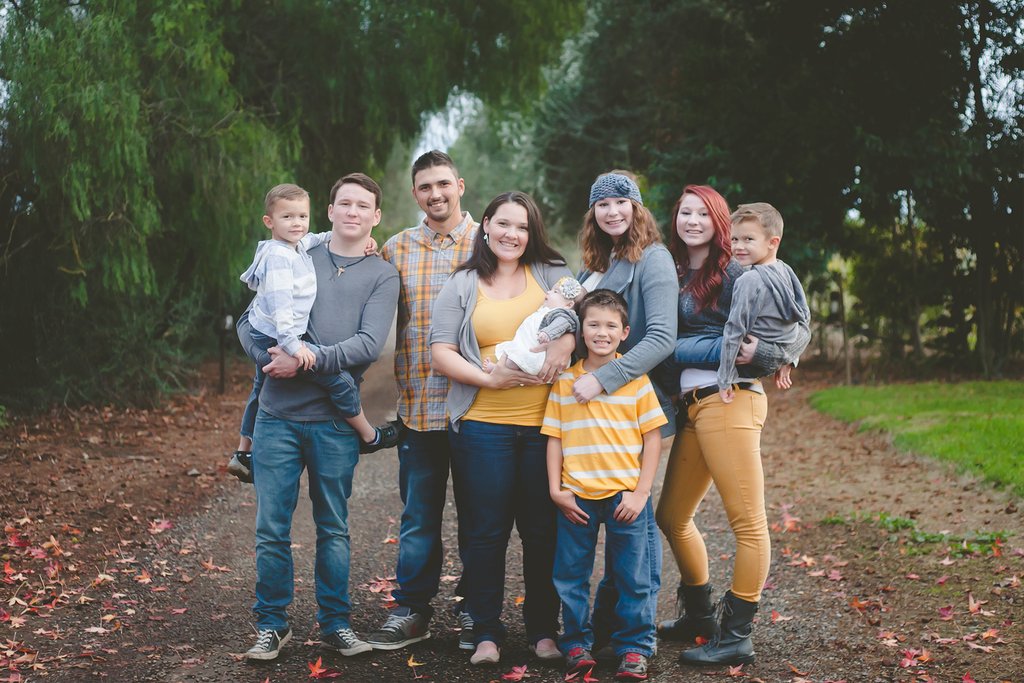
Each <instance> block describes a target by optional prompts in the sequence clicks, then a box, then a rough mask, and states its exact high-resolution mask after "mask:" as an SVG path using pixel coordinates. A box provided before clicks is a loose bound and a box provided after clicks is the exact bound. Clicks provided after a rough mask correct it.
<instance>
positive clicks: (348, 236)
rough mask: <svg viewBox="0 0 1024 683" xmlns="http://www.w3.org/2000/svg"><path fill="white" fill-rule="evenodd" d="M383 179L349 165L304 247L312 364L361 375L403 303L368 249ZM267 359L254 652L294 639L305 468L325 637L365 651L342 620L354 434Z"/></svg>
mask: <svg viewBox="0 0 1024 683" xmlns="http://www.w3.org/2000/svg"><path fill="white" fill-rule="evenodd" d="M380 198H381V191H380V187H379V186H378V185H377V183H375V182H374V181H373V180H372V179H371V178H369V177H368V176H366V175H363V174H362V173H352V174H349V175H347V176H345V177H344V178H342V179H341V180H339V181H338V182H337V183H335V185H334V188H333V189H332V190H331V203H330V205H329V206H328V209H327V215H328V217H329V218H330V220H331V224H332V228H331V233H332V234H331V238H330V240H329V241H328V242H327V243H325V244H322V245H320V246H317V247H315V248H313V249H311V250H310V251H309V252H308V253H309V256H310V257H311V258H312V261H313V267H314V270H315V272H316V280H317V295H316V300H315V301H314V303H313V307H312V309H311V310H310V313H309V327H308V329H307V334H308V336H309V337H310V339H311V340H312V342H313V343H312V344H310V348H311V350H313V352H314V354H315V355H316V366H315V370H316V371H317V372H325V373H331V374H334V373H337V372H338V371H340V370H342V369H345V370H347V371H348V372H349V373H350V374H351V375H352V376H353V377H354V378H355V379H356V381H357V382H358V381H360V380H361V378H362V375H363V373H364V372H365V371H366V368H367V367H368V366H369V365H370V363H372V362H373V361H375V360H377V357H378V356H379V355H380V352H381V349H382V348H383V347H384V342H385V340H386V339H387V336H388V332H389V331H390V329H391V323H392V321H393V320H394V316H395V310H396V308H397V305H398V287H399V281H398V272H397V271H396V270H395V267H394V266H392V265H391V264H390V263H387V262H386V261H384V260H383V259H381V258H379V257H377V256H376V255H370V256H367V255H365V254H364V248H365V245H366V240H367V236H368V235H369V234H370V230H371V229H372V228H373V227H374V226H375V225H377V224H378V223H380V218H381V214H380ZM238 338H239V340H240V341H241V342H242V346H243V348H245V349H246V352H247V353H249V355H250V356H253V357H254V358H255V355H256V354H255V353H253V350H252V340H251V337H250V327H249V324H248V316H243V317H242V318H241V319H240V320H239V324H238ZM270 353H271V355H272V356H273V358H274V359H273V361H271V363H270V364H269V365H267V366H265V367H264V370H265V371H266V373H267V380H266V383H265V384H264V386H263V391H262V392H261V393H260V410H259V413H258V414H257V416H256V430H255V434H254V437H255V438H254V451H253V479H254V483H255V486H256V504H257V509H256V603H255V604H254V605H253V613H254V615H255V617H256V625H257V636H256V644H255V645H253V647H252V648H250V649H249V650H248V652H246V657H248V658H249V659H258V660H269V659H275V658H276V657H277V656H278V654H279V653H280V650H281V647H282V646H283V645H284V644H285V643H287V642H288V641H289V640H290V639H291V629H290V628H289V626H288V614H287V608H288V605H289V604H291V601H292V597H293V593H294V585H293V584H294V577H293V570H294V567H293V563H292V548H291V524H292V513H293V512H294V510H295V505H296V502H297V500H298V495H299V478H300V476H301V475H302V471H303V469H306V470H308V471H309V497H310V500H311V502H312V505H313V520H314V521H315V522H316V535H317V544H316V546H317V547H316V569H315V572H314V578H315V582H314V584H315V588H316V601H317V606H318V608H319V609H318V611H317V621H318V622H319V624H320V639H321V642H322V644H323V646H324V647H325V648H327V649H330V650H334V651H336V652H340V653H341V654H342V655H346V656H349V655H355V654H359V653H360V652H368V651H369V650H370V649H371V648H370V646H369V645H368V644H367V643H365V642H363V641H362V640H360V639H359V638H358V637H357V636H356V634H355V633H354V632H353V631H352V628H351V625H350V624H349V613H350V611H351V606H350V603H349V597H348V578H349V556H350V555H349V536H348V498H349V496H351V494H352V478H353V474H354V472H355V466H356V463H357V462H358V460H359V438H358V436H357V435H356V433H355V431H354V430H353V429H352V428H351V427H349V426H348V425H347V424H346V423H345V421H344V420H343V419H342V418H341V416H340V414H339V413H338V412H337V410H336V409H335V407H334V405H333V404H332V402H331V401H330V399H329V397H328V396H327V393H326V392H325V391H324V390H323V389H321V388H320V387H319V386H317V385H315V384H313V383H312V382H306V381H303V380H302V379H301V378H300V379H290V378H292V377H294V376H295V374H296V371H297V366H298V362H297V361H296V360H295V359H294V358H293V357H292V356H290V355H288V354H287V353H285V352H284V351H283V350H280V349H277V348H276V347H275V348H272V349H270Z"/></svg>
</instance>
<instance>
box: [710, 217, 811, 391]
mask: <svg viewBox="0 0 1024 683" xmlns="http://www.w3.org/2000/svg"><path fill="white" fill-rule="evenodd" d="M731 221H732V256H733V258H734V259H735V260H736V261H737V262H738V263H739V264H740V265H742V266H751V268H750V270H748V271H747V272H745V273H743V274H742V275H740V276H739V277H738V278H737V279H736V283H735V284H734V285H733V292H732V307H731V308H730V309H729V320H728V321H727V322H726V323H725V331H724V332H723V334H722V356H721V361H720V364H719V366H718V391H719V394H720V395H721V397H722V401H723V402H725V403H731V402H732V399H733V386H732V385H733V384H735V383H736V382H737V381H738V380H739V373H738V372H737V371H736V355H737V354H738V353H739V350H740V342H742V341H743V338H744V337H745V336H746V335H748V334H750V335H753V336H754V337H757V338H758V339H759V340H760V341H762V342H770V343H772V344H776V345H779V346H780V347H784V348H786V350H787V353H788V354H790V356H789V357H787V358H786V359H785V360H786V362H787V363H789V364H791V363H795V362H796V361H797V359H798V358H799V357H800V354H801V353H803V350H804V349H805V348H806V347H807V341H808V340H809V338H808V337H807V336H806V335H801V330H800V326H801V325H803V327H805V328H806V327H807V325H808V323H809V322H810V319H811V312H810V309H808V307H807V297H806V296H805V295H804V290H803V287H802V286H801V285H800V280H799V279H798V278H797V276H796V273H794V272H793V269H792V268H790V267H789V266H787V265H786V264H785V263H783V262H782V261H779V260H778V258H776V256H777V254H778V250H779V243H780V242H781V241H782V215H781V214H780V213H779V212H778V211H777V210H776V209H775V207H773V206H772V205H771V204H767V203H765V202H755V203H753V204H740V206H739V207H738V208H737V209H736V211H734V212H733V214H732V216H731ZM798 341H802V342H803V343H802V344H800V343H797V342H798ZM790 369H791V365H788V364H787V365H784V366H782V368H780V371H779V372H780V373H782V374H784V375H785V376H786V378H787V381H788V377H789V371H790Z"/></svg>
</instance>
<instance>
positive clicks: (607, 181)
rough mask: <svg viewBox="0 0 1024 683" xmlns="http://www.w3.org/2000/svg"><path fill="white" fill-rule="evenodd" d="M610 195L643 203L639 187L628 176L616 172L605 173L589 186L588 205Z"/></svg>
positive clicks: (610, 196) (592, 204) (608, 197)
mask: <svg viewBox="0 0 1024 683" xmlns="http://www.w3.org/2000/svg"><path fill="white" fill-rule="evenodd" d="M612 197H627V198H629V199H632V200H633V201H634V202H636V203H637V204H640V205H641V206H642V205H643V203H644V198H643V197H641V196H640V188H639V187H637V186H636V183H634V182H633V181H632V180H631V179H630V178H629V177H627V176H624V175H620V174H618V173H606V174H604V175H603V176H600V177H599V178H598V179H597V180H595V181H594V184H593V185H591V186H590V206H594V204H596V203H597V202H599V201H601V200H602V199H610V198H612Z"/></svg>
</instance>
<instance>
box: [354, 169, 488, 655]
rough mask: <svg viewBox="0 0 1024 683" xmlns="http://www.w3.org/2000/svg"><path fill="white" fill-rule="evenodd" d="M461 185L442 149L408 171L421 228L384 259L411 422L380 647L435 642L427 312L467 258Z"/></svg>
mask: <svg viewBox="0 0 1024 683" xmlns="http://www.w3.org/2000/svg"><path fill="white" fill-rule="evenodd" d="M465 189H466V184H465V181H464V180H463V179H462V178H460V177H459V171H458V169H457V168H456V167H455V163H454V162H453V161H452V159H451V157H449V156H448V155H447V154H445V153H444V152H439V151H437V150H434V151H430V152H427V153H426V154H423V155H422V156H420V157H419V158H418V159H416V161H415V162H414V163H413V166H412V193H413V196H414V197H415V198H416V203H417V204H419V207H420V209H421V210H422V211H423V213H424V214H426V215H425V217H424V218H423V221H422V222H421V223H420V224H419V225H417V226H415V227H412V228H408V229H406V230H403V231H402V232H400V233H398V234H397V235H395V236H393V237H392V238H391V239H389V240H388V241H387V242H386V243H385V244H384V247H383V249H382V250H381V256H383V257H384V259H385V260H387V261H388V262H390V263H391V264H393V265H394V266H395V267H396V268H397V269H398V272H399V275H400V276H401V293H400V295H399V301H398V333H397V344H396V348H395V381H396V383H397V384H398V391H399V396H398V416H399V418H400V419H401V420H402V422H404V423H405V426H406V428H407V429H406V430H404V433H403V436H402V437H401V439H400V441H399V445H398V462H399V475H398V481H399V491H400V493H401V496H402V502H403V503H404V504H405V509H404V510H403V511H402V525H401V531H400V534H399V545H398V567H397V569H396V571H395V575H396V579H397V581H398V585H399V588H398V590H396V591H394V592H393V593H392V595H393V596H394V598H395V600H396V601H397V602H398V607H396V608H395V609H393V610H391V613H390V614H389V616H388V618H387V620H386V621H385V622H384V624H383V625H382V626H381V627H380V629H378V630H377V631H375V632H373V633H371V634H370V635H369V637H368V638H367V642H368V643H370V645H372V646H373V647H374V648H375V649H378V650H395V649H398V648H401V647H405V646H406V645H409V644H411V643H415V642H419V641H421V640H426V639H427V638H429V637H430V630H429V624H430V619H431V617H432V616H433V613H434V610H433V608H432V607H431V606H430V601H431V599H432V598H433V597H434V596H435V595H436V594H437V591H438V585H439V583H440V580H441V562H442V557H443V551H442V547H441V518H442V515H443V513H444V507H445V496H446V494H447V488H448V471H449V456H450V449H449V445H448V416H447V413H446V401H447V397H448V379H447V378H445V377H443V376H441V375H435V374H434V373H433V371H432V370H431V369H430V346H429V344H428V343H427V339H428V337H429V335H430V318H431V310H432V308H433V306H434V299H436V298H437V294H438V292H439V291H440V290H441V286H442V285H443V284H444V283H445V282H446V281H447V280H448V276H449V275H451V273H452V271H453V270H455V268H456V267H457V266H458V265H459V264H461V263H462V262H463V261H464V260H466V258H468V257H469V254H470V252H471V251H472V249H473V238H474V236H475V235H476V230H477V224H476V222H475V221H474V220H473V218H472V216H470V215H469V213H467V212H464V211H462V206H461V200H462V194H463V192H465ZM459 621H460V625H461V626H462V632H461V634H460V636H459V647H460V648H462V649H468V650H472V649H474V642H473V631H472V628H473V622H472V620H471V619H469V615H468V614H466V613H465V612H460V613H459Z"/></svg>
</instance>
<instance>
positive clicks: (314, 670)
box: [306, 657, 341, 678]
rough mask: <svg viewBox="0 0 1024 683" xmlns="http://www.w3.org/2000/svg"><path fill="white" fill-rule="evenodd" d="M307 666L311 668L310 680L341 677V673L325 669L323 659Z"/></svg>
mask: <svg viewBox="0 0 1024 683" xmlns="http://www.w3.org/2000/svg"><path fill="white" fill-rule="evenodd" d="M306 666H308V667H309V677H310V678H337V677H338V676H340V675H341V672H340V671H332V670H331V669H328V668H325V667H324V665H323V657H317V658H316V661H315V662H306Z"/></svg>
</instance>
